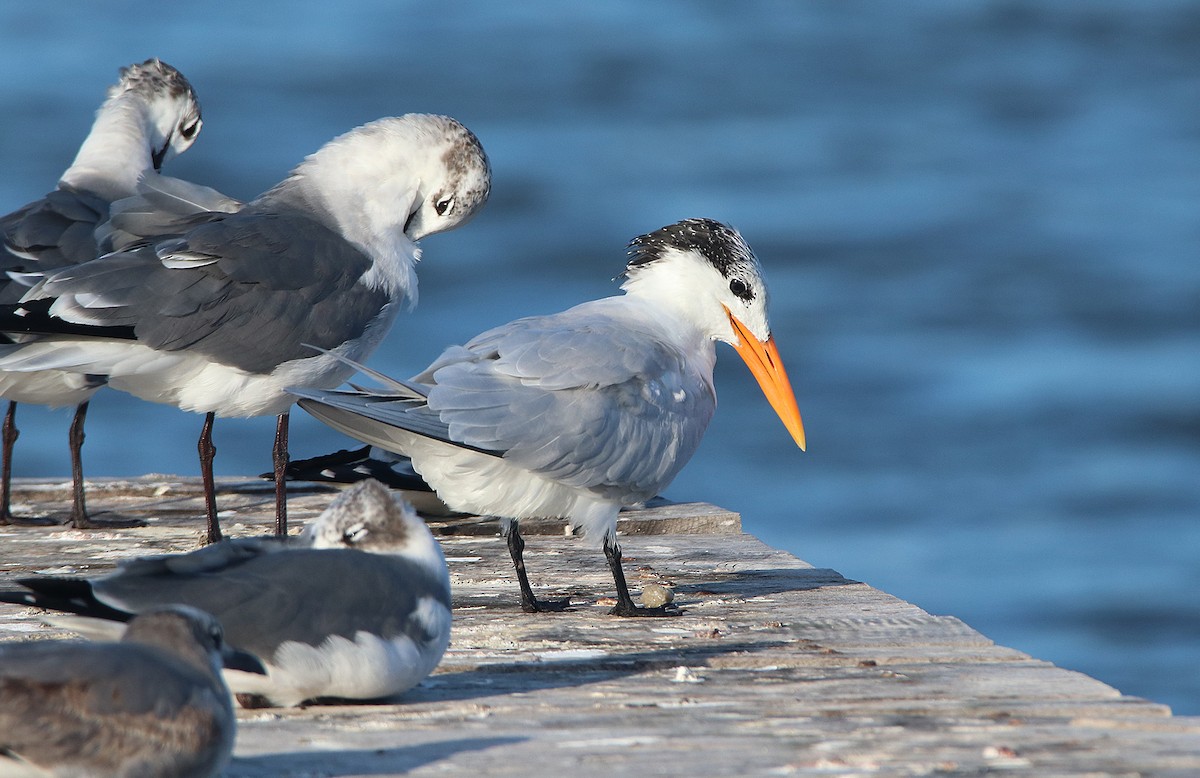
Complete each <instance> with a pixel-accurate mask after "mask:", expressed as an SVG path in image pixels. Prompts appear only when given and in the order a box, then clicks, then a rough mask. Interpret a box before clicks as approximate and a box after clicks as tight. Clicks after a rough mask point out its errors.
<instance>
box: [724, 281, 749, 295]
mask: <svg viewBox="0 0 1200 778" xmlns="http://www.w3.org/2000/svg"><path fill="white" fill-rule="evenodd" d="M729 291H731V292H733V293H734V294H735V295H737V296H738V297H740V298H742V299H743V300H749V299H750V297H751V295H750V294H749V292H750V288H749V287H748V286H746V283H745V282H744V281H742V280H741V279H738V278H735V279H733V280H732V281H730V282H729Z"/></svg>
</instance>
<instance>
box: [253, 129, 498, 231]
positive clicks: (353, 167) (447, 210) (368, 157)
mask: <svg viewBox="0 0 1200 778" xmlns="http://www.w3.org/2000/svg"><path fill="white" fill-rule="evenodd" d="M490 191H491V168H490V167H489V165H488V159H487V155H486V154H484V152H483V146H481V145H480V143H479V139H478V138H476V137H475V135H474V134H473V133H472V132H471V131H470V130H468V129H467V128H466V127H464V126H463V125H462V124H460V123H459V122H458V121H456V120H454V119H451V118H450V117H448V116H437V115H433V114H405V115H404V116H390V117H385V118H383V119H376V120H375V121H373V122H368V123H367V124H364V125H362V126H360V127H356V128H354V129H353V130H350V131H349V132H347V133H344V134H342V135H340V136H338V137H336V138H334V139H333V140H331V141H329V142H328V143H326V144H325V145H324V146H322V147H321V148H320V149H319V150H317V152H316V153H314V154H311V155H309V157H308V158H307V159H305V160H304V162H302V163H301V164H300V165H299V166H298V167H297V168H296V169H295V170H293V171H292V175H291V176H289V177H288V179H287V180H286V181H284V182H282V183H281V184H280V185H279V186H277V187H275V189H274V190H273V191H272V192H268V193H267V194H266V195H264V197H268V198H283V199H292V200H296V199H297V198H299V200H301V201H303V202H305V203H307V205H306V207H308V208H313V206H314V205H315V206H316V212H317V213H323V214H325V217H324V218H328V219H329V220H330V221H331V224H330V226H336V229H338V230H339V231H340V232H341V233H342V235H343V236H345V237H346V238H347V239H348V240H350V241H353V242H355V243H357V244H359V245H361V246H366V247H372V246H380V245H387V244H388V243H389V242H391V241H394V240H395V239H400V240H401V241H402V242H403V243H405V244H407V245H409V246H413V247H415V243H416V241H419V240H420V239H421V238H423V237H425V236H426V235H433V234H434V233H437V232H445V231H446V230H451V229H454V228H455V227H458V226H460V225H462V224H463V223H465V222H466V221H467V220H468V219H470V218H471V217H472V216H474V215H475V214H476V212H478V211H479V209H480V208H481V207H482V206H483V204H484V203H485V202H487V197H488V193H489V192H490Z"/></svg>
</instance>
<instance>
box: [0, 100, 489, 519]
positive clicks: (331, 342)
mask: <svg viewBox="0 0 1200 778" xmlns="http://www.w3.org/2000/svg"><path fill="white" fill-rule="evenodd" d="M489 190H490V171H489V168H488V162H487V157H486V156H485V155H484V152H483V147H482V146H481V145H480V144H479V141H478V140H477V139H476V138H475V136H474V135H473V134H472V133H471V132H470V131H469V130H468V129H467V128H466V127H464V126H463V125H462V124H460V123H459V122H457V121H455V120H454V119H451V118H449V117H445V116H434V115H429V114H407V115H405V116H401V117H398V118H385V119H380V120H377V121H374V122H371V123H369V124H366V125H364V126H362V127H359V128H357V129H355V130H352V131H350V132H348V133H346V134H344V135H342V136H341V137H339V138H336V139H334V140H332V141H330V142H329V143H327V144H325V146H323V147H322V148H321V149H320V150H319V151H317V152H316V153H315V154H313V155H311V156H309V157H308V158H307V159H306V160H305V161H304V162H302V163H301V164H300V165H299V166H298V167H297V168H296V169H295V170H293V171H292V174H291V175H289V176H288V177H287V178H286V179H285V180H284V181H283V182H282V183H280V184H278V185H277V186H275V187H274V188H272V189H271V190H269V191H268V192H266V193H265V194H263V195H261V196H259V197H258V198H257V199H255V200H253V201H251V202H249V203H247V204H245V205H244V206H243V207H242V208H241V209H240V210H237V212H236V213H227V212H225V211H216V212H213V213H211V214H209V215H208V216H207V218H202V219H201V220H200V221H201V223H199V224H198V225H196V226H194V227H192V228H191V229H189V230H187V231H186V232H184V233H183V234H182V235H175V236H164V237H161V238H160V239H151V240H148V241H145V242H142V243H140V244H134V245H133V246H130V247H129V248H128V249H127V250H125V251H119V252H116V253H113V254H109V255H106V256H104V257H101V258H99V259H96V260H93V261H91V262H87V263H84V264H82V265H76V266H73V267H70V268H67V269H64V270H61V271H58V272H51V273H47V274H45V275H44V277H43V278H42V279H41V280H40V281H39V282H38V283H37V284H36V285H35V286H34V287H33V288H32V289H30V290H29V292H28V293H27V294H26V295H25V297H24V298H22V300H21V306H24V307H16V308H14V307H13V306H10V310H9V311H8V314H9V315H7V316H2V315H0V331H9V329H10V328H15V329H17V330H18V331H23V332H33V333H38V335H39V337H37V338H36V339H35V340H33V341H31V342H29V343H22V344H17V345H13V346H0V369H3V370H16V371H21V370H32V371H39V370H45V369H48V368H53V369H59V370H68V371H72V372H76V373H80V374H84V375H103V376H106V377H107V378H108V382H109V385H110V386H113V387H114V388H117V389H121V390H123V391H126V392H129V393H131V394H134V395H136V396H138V397H141V398H142V399H145V400H151V401H153V402H160V403H168V404H173V405H176V406H178V407H179V408H182V409H184V410H188V411H196V412H201V413H205V414H206V417H205V423H204V427H203V430H202V432H201V436H200V441H199V451H200V463H201V472H202V474H203V477H204V487H205V497H206V507H207V513H208V537H209V540H210V541H215V540H218V539H220V536H221V533H220V527H219V526H218V524H217V516H216V498H215V494H214V488H213V481H212V460H213V456H214V454H215V450H214V448H213V446H212V425H213V420H214V417H215V416H217V415H220V416H234V417H247V416H264V415H276V416H278V424H277V427H276V436H275V449H274V466H275V471H276V472H279V473H282V472H283V468H284V467H285V466H286V463H287V419H288V409H289V408H290V406H291V404H292V402H293V401H294V398H293V397H292V396H290V395H289V394H288V393H287V392H286V391H284V387H286V386H291V385H301V386H316V387H332V386H336V385H338V384H339V383H341V382H342V381H343V380H345V379H346V378H347V377H349V375H350V374H351V373H352V372H353V368H351V367H348V366H347V365H346V364H345V363H343V362H342V361H340V359H339V357H346V358H350V359H359V358H362V357H365V356H366V355H367V354H369V353H370V352H371V351H372V350H373V349H374V348H375V347H376V346H377V345H378V344H379V342H380V341H381V340H382V339H383V337H384V335H385V334H386V332H387V330H388V328H389V327H390V326H391V324H392V322H393V321H394V320H395V318H396V316H397V314H398V313H399V312H400V310H401V309H402V308H405V307H411V306H412V305H415V303H416V299H417V278H416V262H417V260H418V258H419V257H420V248H419V247H418V245H417V241H418V240H420V239H421V238H423V237H425V236H427V235H432V234H434V233H438V232H443V231H445V230H450V229H453V228H455V227H458V226H459V225H461V224H463V223H464V222H466V221H467V220H468V219H470V218H471V217H472V216H473V215H474V214H475V213H476V212H477V211H478V210H479V208H480V207H481V206H482V205H483V203H484V202H485V201H486V199H487V196H488V193H489ZM210 191H211V190H210ZM43 300H50V301H52V304H50V306H49V309H48V315H40V316H38V315H35V313H34V312H33V311H31V310H30V308H33V306H30V305H29V304H30V303H37V305H39V306H45V305H46V303H44V302H40V301H43ZM35 310H42V311H44V310H45V308H36V309H35ZM285 498H286V493H285V489H284V479H282V478H280V479H278V481H277V484H276V531H277V533H278V534H284V533H285V532H286V523H287V519H286V499H285Z"/></svg>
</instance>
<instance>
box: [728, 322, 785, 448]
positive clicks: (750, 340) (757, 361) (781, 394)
mask: <svg viewBox="0 0 1200 778" xmlns="http://www.w3.org/2000/svg"><path fill="white" fill-rule="evenodd" d="M725 312H726V313H728V314H729V321H730V323H731V324H733V329H734V331H735V332H737V334H738V341H739V342H738V344H737V345H735V346H734V348H735V349H737V353H738V355H739V356H741V358H742V360H743V361H744V362H745V363H746V366H747V367H749V368H750V372H751V373H753V374H754V378H755V379H757V380H758V385H759V386H760V387H762V390H763V394H765V395H766V396H767V400H768V402H770V403H771V407H772V408H774V409H775V413H777V414H779V418H780V420H781V421H783V426H785V427H787V429H788V432H790V433H792V438H793V439H794V440H795V441H796V445H797V446H799V447H800V450H801V451H803V450H804V422H802V421H801V420H800V408H798V407H797V406H796V395H795V394H793V393H792V382H791V381H789V380H788V377H787V372H786V371H784V369H783V360H782V359H780V358H779V349H777V348H776V347H775V338H773V337H770V338H767V342H766V343H763V342H762V341H760V340H759V339H758V338H756V337H754V335H752V334H750V330H748V329H746V327H745V325H743V324H742V323H741V322H740V321H738V320H737V317H736V316H734V315H733V314H732V313H730V311H729V309H728V308H726V309H725Z"/></svg>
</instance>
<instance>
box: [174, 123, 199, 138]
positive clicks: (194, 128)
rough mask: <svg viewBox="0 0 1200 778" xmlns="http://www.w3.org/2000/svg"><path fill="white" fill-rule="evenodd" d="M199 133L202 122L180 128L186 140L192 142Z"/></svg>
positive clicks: (180, 132)
mask: <svg viewBox="0 0 1200 778" xmlns="http://www.w3.org/2000/svg"><path fill="white" fill-rule="evenodd" d="M199 131H200V122H192V123H191V124H189V125H188V126H186V127H182V128H180V130H179V134H180V135H182V136H183V139H184V140H191V139H192V138H194V137H196V133H197V132H199Z"/></svg>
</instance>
